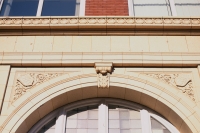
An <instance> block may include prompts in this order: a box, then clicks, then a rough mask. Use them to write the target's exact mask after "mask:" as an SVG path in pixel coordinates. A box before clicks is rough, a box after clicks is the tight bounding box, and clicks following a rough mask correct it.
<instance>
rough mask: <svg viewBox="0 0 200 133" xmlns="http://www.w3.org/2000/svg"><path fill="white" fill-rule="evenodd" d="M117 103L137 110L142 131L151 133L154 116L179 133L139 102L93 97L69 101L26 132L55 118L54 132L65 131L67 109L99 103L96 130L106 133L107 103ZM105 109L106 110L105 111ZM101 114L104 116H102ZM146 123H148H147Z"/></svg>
mask: <svg viewBox="0 0 200 133" xmlns="http://www.w3.org/2000/svg"><path fill="white" fill-rule="evenodd" d="M109 104H111V105H118V106H122V107H126V108H130V109H133V110H136V111H139V112H140V114H141V123H142V129H148V130H144V131H143V130H142V133H151V119H150V117H152V118H154V119H155V120H157V121H158V122H160V123H161V124H162V125H164V126H165V127H166V128H167V129H168V130H169V131H170V132H172V133H180V132H179V131H178V130H177V129H176V128H175V127H174V126H173V125H172V124H171V123H170V122H168V121H167V120H165V119H164V118H163V117H162V116H160V115H159V114H158V113H156V112H155V111H153V110H151V109H149V108H147V107H145V106H142V105H140V104H137V103H134V102H129V101H125V100H120V99H112V98H95V99H88V100H82V101H78V102H75V103H71V104H68V105H65V106H63V107H61V108H59V109H57V110H55V111H53V112H52V113H50V114H48V115H47V116H45V117H44V118H43V119H41V120H40V121H39V122H37V123H36V124H35V125H34V126H33V127H32V128H31V129H30V130H29V132H28V133H35V132H38V131H39V130H40V129H41V128H42V127H43V126H44V125H46V124H47V123H48V122H50V121H51V120H52V119H54V118H57V119H56V125H55V133H57V132H59V133H65V124H66V115H67V113H66V112H67V111H68V110H72V109H76V108H80V107H84V106H91V105H99V114H98V115H99V116H101V117H99V118H98V121H99V122H98V123H99V124H98V132H102V131H103V132H104V133H108V105H109ZM106 110H107V111H106ZM102 111H105V112H104V113H101V114H100V112H102ZM102 114H103V115H104V117H102ZM147 123H148V124H147ZM100 124H106V125H107V126H100Z"/></svg>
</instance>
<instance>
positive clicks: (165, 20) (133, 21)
mask: <svg viewBox="0 0 200 133" xmlns="http://www.w3.org/2000/svg"><path fill="white" fill-rule="evenodd" d="M112 24H113V26H116V28H117V25H124V26H125V27H127V28H129V27H128V26H130V25H131V27H134V28H135V29H137V25H142V26H144V27H138V28H147V29H150V28H153V27H154V26H156V27H158V28H159V27H160V29H163V28H164V27H165V28H171V29H173V28H172V26H175V27H176V29H177V28H180V29H182V27H184V28H183V29H185V28H188V29H193V28H195V29H196V28H197V29H199V28H200V18H190V17H188V18H184V17H129V16H122V17H119V16H116V17H111V16H110V17H109V16H102V17H98V16H94V17H91V16H88V17H86V16H85V17H76V16H72V17H1V18H0V27H4V28H3V29H6V28H7V29H12V26H17V25H18V26H19V29H23V27H27V26H29V28H30V29H34V28H35V26H40V25H42V27H41V28H45V29H46V28H51V26H54V27H55V26H58V28H59V26H67V27H68V26H76V25H77V27H78V28H79V27H81V28H84V26H85V25H90V27H87V28H90V29H91V28H93V27H94V26H95V25H98V26H102V28H105V26H106V25H112ZM135 25H136V26H135ZM193 25H194V27H193ZM10 26H11V27H10ZM82 26H83V27H82ZM151 26H152V27H151ZM31 27H32V28H31ZM77 27H74V28H77ZM125 27H123V28H125ZM94 28H96V27H94ZM100 28H101V27H100ZM107 28H109V27H107ZM118 28H120V29H121V28H122V27H121V26H119V27H118Z"/></svg>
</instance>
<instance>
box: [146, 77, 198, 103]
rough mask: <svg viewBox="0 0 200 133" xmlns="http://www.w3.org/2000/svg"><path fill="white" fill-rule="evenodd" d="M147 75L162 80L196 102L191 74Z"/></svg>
mask: <svg viewBox="0 0 200 133" xmlns="http://www.w3.org/2000/svg"><path fill="white" fill-rule="evenodd" d="M146 75H148V76H151V77H153V78H156V79H159V80H162V81H164V82H166V83H167V84H169V85H172V86H174V87H176V88H177V89H179V90H180V91H182V92H183V93H184V94H186V95H187V96H188V97H190V98H191V99H192V100H193V101H195V97H194V91H193V85H192V79H191V76H190V75H189V74H186V73H180V74H163V73H162V74H161V73H157V74H152V73H148V74H146Z"/></svg>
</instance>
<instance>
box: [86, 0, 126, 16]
mask: <svg viewBox="0 0 200 133" xmlns="http://www.w3.org/2000/svg"><path fill="white" fill-rule="evenodd" d="M85 15H86V16H128V15H129V14H128V0H86V9H85Z"/></svg>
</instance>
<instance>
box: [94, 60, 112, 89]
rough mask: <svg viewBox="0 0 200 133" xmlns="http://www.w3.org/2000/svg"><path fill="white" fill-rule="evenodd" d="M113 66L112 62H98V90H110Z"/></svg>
mask: <svg viewBox="0 0 200 133" xmlns="http://www.w3.org/2000/svg"><path fill="white" fill-rule="evenodd" d="M112 67H113V64H112V63H110V62H97V63H95V69H96V72H97V85H98V88H109V86H110V73H111V72H112Z"/></svg>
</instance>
